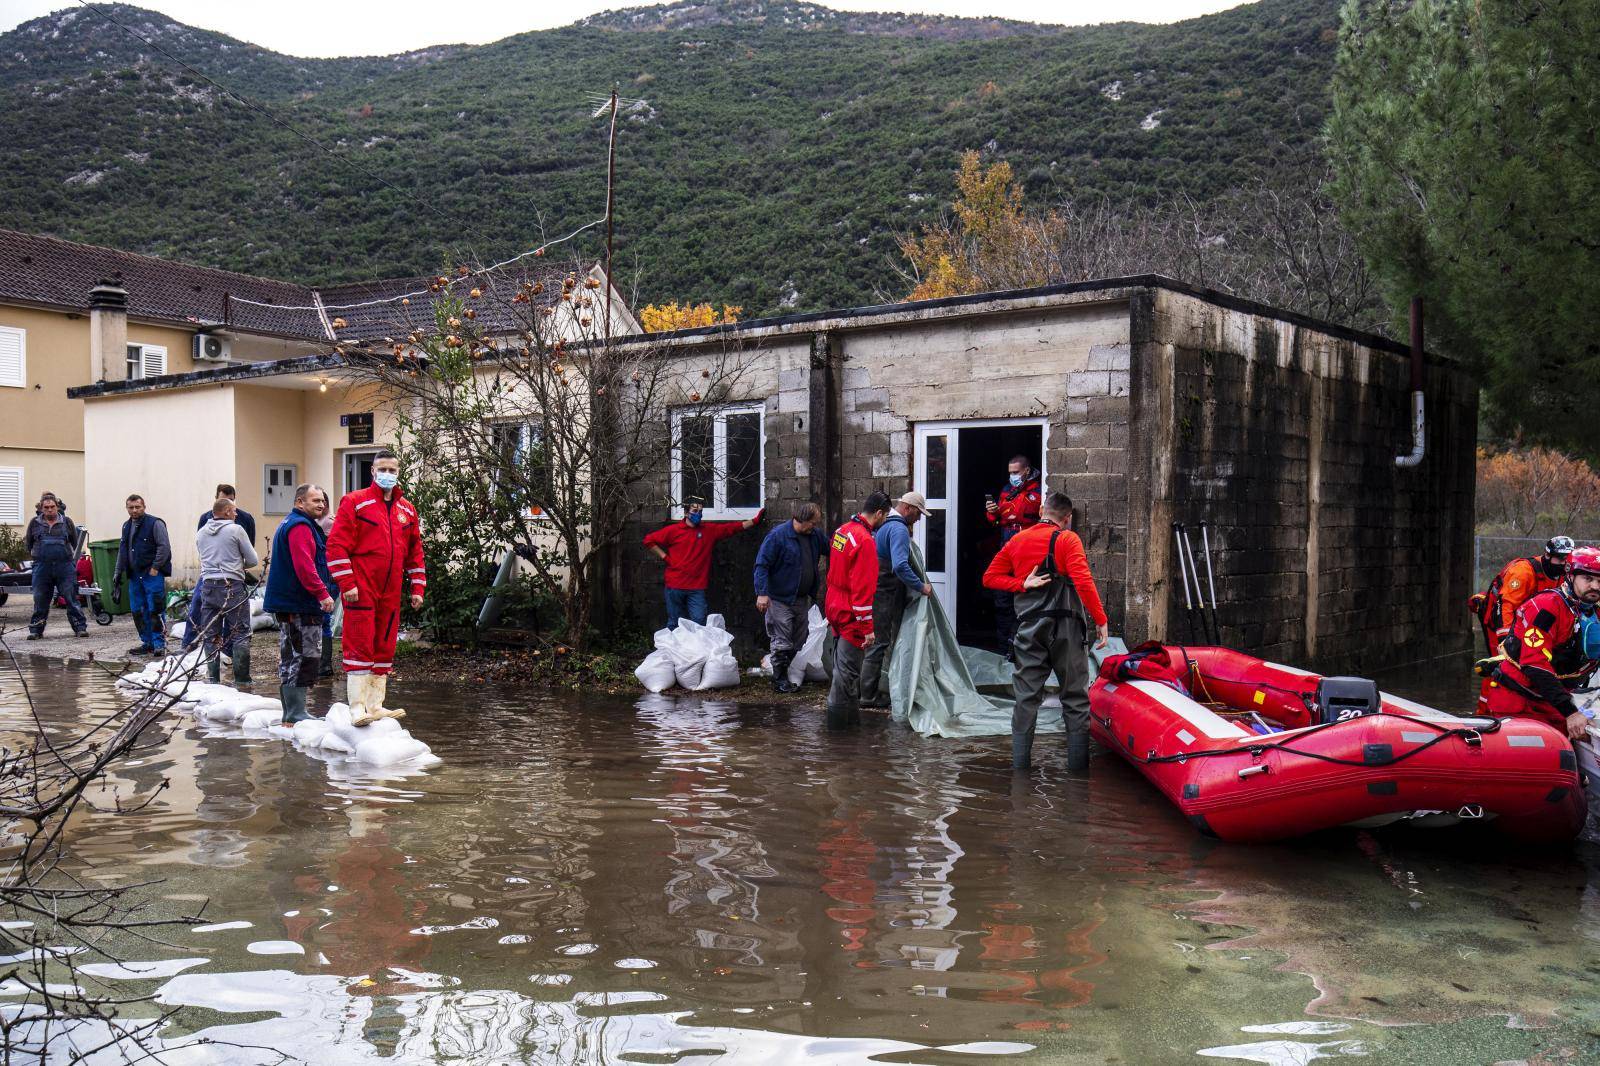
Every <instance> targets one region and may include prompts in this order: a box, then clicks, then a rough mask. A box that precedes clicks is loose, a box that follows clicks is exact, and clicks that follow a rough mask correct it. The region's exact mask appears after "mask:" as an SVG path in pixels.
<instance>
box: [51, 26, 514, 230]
mask: <svg viewBox="0 0 1600 1066" xmlns="http://www.w3.org/2000/svg"><path fill="white" fill-rule="evenodd" d="M78 3H79V4H82V5H83V6H84V7H86V8H88V9H89V10H90V11H93V12H94V13H95V14H97V15H99V16H100V17H101V18H103V19H105V20H106V21H107V22H110V23H113V24H115V25H117V26H120V27H122V29H123V30H124V31H126V32H127V33H128V34H130V35H132V36H134V37H137V38H138V39H139V40H141V41H143V42H144V43H145V44H147V45H149V46H150V47H151V48H152V49H154V50H155V51H157V52H159V53H161V54H162V55H163V56H166V57H167V58H168V59H169V60H171V61H172V62H174V63H176V64H177V65H178V66H180V67H182V68H183V69H184V70H186V71H188V72H189V73H190V74H192V75H194V76H195V77H197V78H199V79H200V80H201V81H203V82H205V83H206V84H207V85H210V86H211V87H213V88H214V89H216V90H217V91H218V92H220V93H223V94H224V95H226V96H229V97H231V98H233V99H234V100H236V101H238V102H239V103H240V104H241V105H243V106H244V107H246V108H248V109H249V110H251V111H254V112H256V113H257V114H260V115H263V116H265V117H266V118H267V119H269V120H271V121H272V122H273V123H275V124H277V125H279V126H282V127H283V128H284V129H286V130H288V131H289V132H290V133H292V134H294V135H295V136H296V137H298V138H300V139H301V140H302V141H305V142H306V143H307V144H309V145H311V146H312V147H313V148H316V149H318V150H319V151H322V152H326V153H327V154H328V155H329V156H332V157H333V158H334V159H336V160H338V161H339V162H341V163H343V164H344V165H345V166H347V167H349V168H350V169H351V170H354V171H356V172H358V173H360V174H362V175H364V176H366V177H368V178H371V179H372V180H373V181H376V182H378V183H379V184H380V185H383V186H386V187H387V188H390V189H393V190H394V191H395V192H397V193H399V194H400V195H401V196H404V197H405V198H407V199H408V200H411V201H412V202H413V203H416V204H418V205H419V206H421V207H422V208H424V209H425V210H427V211H430V212H432V213H433V214H434V215H436V216H437V217H438V218H439V219H440V220H441V221H444V222H447V223H449V224H450V225H452V226H457V227H460V228H462V229H467V227H464V226H461V224H460V223H459V222H457V221H456V220H455V219H452V218H450V217H449V216H447V215H446V214H444V212H442V211H440V210H439V208H437V207H435V206H434V205H433V204H430V203H428V201H426V200H424V199H422V198H421V197H420V196H417V195H416V194H415V193H411V192H407V191H406V190H405V189H402V188H400V186H398V185H396V184H394V183H393V182H391V181H389V180H388V179H387V178H385V177H383V176H382V175H381V174H376V173H374V172H373V171H370V170H368V169H367V168H366V167H363V166H362V165H361V164H359V163H357V162H356V161H355V160H353V159H351V158H349V157H348V156H345V155H341V154H339V153H338V152H335V151H334V150H333V149H331V148H329V147H328V146H327V145H325V144H323V143H322V142H321V141H318V140H317V139H316V138H314V137H310V136H308V135H306V134H304V133H301V132H300V131H299V130H297V129H295V128H294V127H293V126H291V125H290V124H289V123H287V122H285V121H284V120H283V119H281V118H279V117H278V116H277V115H276V114H274V113H273V112H272V111H271V110H269V109H268V108H266V107H265V106H263V105H261V104H257V103H255V102H254V101H253V100H249V99H247V98H246V97H244V96H241V95H240V94H239V93H237V92H234V91H233V90H232V89H230V88H228V87H227V86H226V85H223V84H221V83H220V82H218V81H217V80H215V79H214V78H212V77H210V76H209V75H207V74H205V73H204V72H203V71H199V70H196V69H195V68H194V67H192V66H190V65H189V64H188V63H185V62H184V61H183V60H181V59H179V58H178V57H177V56H175V55H173V54H172V53H171V52H169V51H167V50H166V49H165V48H162V47H161V46H160V45H159V44H156V42H154V41H152V40H151V39H150V38H148V37H146V36H145V35H144V34H142V33H140V32H139V31H138V30H136V29H134V28H133V27H132V26H129V25H128V24H127V23H125V22H123V21H122V20H121V19H118V18H117V17H116V16H115V15H112V14H111V13H109V12H107V11H105V10H104V9H103V8H100V7H98V6H97V5H95V4H92V3H90V2H89V0H78ZM467 232H469V233H473V231H471V230H470V229H468V230H467ZM473 235H474V236H475V237H477V239H478V240H480V241H484V243H485V244H486V245H487V244H488V243H489V242H487V241H486V240H485V239H484V237H483V235H482V234H478V233H473Z"/></svg>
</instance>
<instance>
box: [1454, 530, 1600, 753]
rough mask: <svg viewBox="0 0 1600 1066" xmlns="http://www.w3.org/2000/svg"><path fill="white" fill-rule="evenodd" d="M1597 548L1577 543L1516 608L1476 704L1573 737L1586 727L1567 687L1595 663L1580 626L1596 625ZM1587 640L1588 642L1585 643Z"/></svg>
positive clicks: (1599, 569)
mask: <svg viewBox="0 0 1600 1066" xmlns="http://www.w3.org/2000/svg"><path fill="white" fill-rule="evenodd" d="M1596 604H1600V548H1578V549H1577V550H1575V551H1574V552H1573V553H1572V555H1571V558H1570V560H1569V561H1568V563H1567V576H1566V579H1565V580H1564V581H1563V582H1562V583H1561V584H1560V585H1559V586H1557V587H1556V588H1553V589H1547V590H1545V591H1544V592H1541V593H1539V594H1538V595H1537V596H1534V597H1533V598H1532V599H1530V600H1528V601H1527V602H1526V603H1524V604H1523V605H1522V606H1521V607H1520V608H1518V609H1517V616H1516V618H1515V619H1514V620H1513V621H1512V623H1511V633H1510V635H1509V636H1507V637H1506V639H1505V643H1504V644H1503V645H1501V646H1502V648H1503V649H1504V651H1505V659H1504V661H1502V662H1501V663H1500V665H1499V666H1498V667H1496V669H1495V672H1494V675H1493V676H1492V677H1490V678H1489V679H1488V680H1487V681H1486V682H1485V683H1484V686H1483V694H1482V695H1481V696H1480V697H1479V701H1478V702H1479V705H1480V707H1481V708H1482V710H1483V713H1485V714H1487V715H1490V716H1492V717H1495V718H1536V719H1538V720H1539V721H1541V722H1544V723H1545V724H1547V725H1549V726H1550V727H1551V728H1552V729H1556V730H1558V731H1560V732H1561V733H1562V734H1563V735H1565V736H1567V737H1569V738H1571V739H1572V740H1577V739H1578V738H1579V737H1582V736H1583V735H1584V734H1585V733H1587V732H1588V729H1589V715H1587V714H1585V713H1584V712H1583V711H1580V710H1579V709H1578V705H1577V703H1576V702H1574V700H1573V698H1572V691H1573V690H1574V689H1577V688H1579V687H1581V686H1582V685H1583V684H1584V683H1585V682H1586V681H1587V680H1588V678H1589V676H1590V675H1591V674H1593V673H1594V670H1595V667H1596V666H1597V665H1600V663H1596V661H1595V660H1594V659H1593V658H1591V657H1590V648H1592V647H1593V646H1594V645H1593V642H1591V641H1586V640H1585V639H1584V637H1585V633H1584V630H1585V629H1586V628H1587V627H1589V626H1597V625H1600V619H1597V618H1596V617H1595V605H1596ZM1586 645H1588V647H1586Z"/></svg>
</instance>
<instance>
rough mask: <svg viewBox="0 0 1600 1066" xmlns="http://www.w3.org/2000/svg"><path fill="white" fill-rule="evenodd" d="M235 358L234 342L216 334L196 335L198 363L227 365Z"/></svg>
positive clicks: (195, 353) (195, 359)
mask: <svg viewBox="0 0 1600 1066" xmlns="http://www.w3.org/2000/svg"><path fill="white" fill-rule="evenodd" d="M232 358H233V342H232V341H230V340H229V339H228V338H226V337H219V336H217V335H216V334H215V333H196V334H195V335H194V361H195V362H197V363H225V362H227V361H228V360H229V359H232Z"/></svg>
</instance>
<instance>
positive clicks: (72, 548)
mask: <svg viewBox="0 0 1600 1066" xmlns="http://www.w3.org/2000/svg"><path fill="white" fill-rule="evenodd" d="M22 540H23V546H24V547H25V548H27V550H28V555H29V557H30V558H31V559H33V570H32V571H31V572H32V574H33V617H31V618H30V619H28V639H29V640H38V639H39V638H40V637H42V636H44V626H45V622H47V621H49V619H50V601H51V600H53V599H55V598H56V597H57V596H59V597H61V598H62V599H63V600H65V601H66V605H67V621H68V622H69V623H70V624H71V625H72V632H73V633H74V634H75V635H77V636H80V637H81V636H84V635H86V633H87V631H88V628H89V623H88V622H87V621H85V620H84V617H83V609H82V608H81V607H79V606H78V568H77V564H76V561H75V560H76V558H77V554H78V527H77V526H75V525H73V523H72V519H70V518H68V517H67V516H66V515H64V514H62V513H61V501H60V500H58V499H56V498H55V497H54V496H52V495H50V494H49V493H46V494H45V495H44V496H43V497H42V498H41V499H40V500H39V513H38V514H36V515H34V517H33V520H32V521H31V522H29V523H28V529H27V532H26V533H24V534H23V537H22Z"/></svg>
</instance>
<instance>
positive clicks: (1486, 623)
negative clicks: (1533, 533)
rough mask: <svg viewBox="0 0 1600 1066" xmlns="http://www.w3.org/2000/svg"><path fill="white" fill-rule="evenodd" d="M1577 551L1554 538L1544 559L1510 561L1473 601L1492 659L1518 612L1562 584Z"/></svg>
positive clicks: (1565, 539)
mask: <svg viewBox="0 0 1600 1066" xmlns="http://www.w3.org/2000/svg"><path fill="white" fill-rule="evenodd" d="M1574 547H1575V545H1574V544H1573V542H1572V538H1571V537H1551V538H1550V540H1549V541H1548V542H1546V544H1545V546H1544V554H1543V555H1534V556H1531V557H1529V558H1526V559H1513V560H1511V561H1510V562H1509V563H1507V564H1506V566H1505V569H1503V570H1501V571H1500V573H1499V574H1497V575H1496V576H1495V579H1494V580H1493V581H1491V582H1490V583H1489V589H1488V591H1487V592H1480V593H1479V594H1478V595H1476V596H1474V597H1472V599H1471V601H1470V602H1471V604H1472V610H1473V613H1474V614H1475V615H1477V617H1478V622H1479V624H1480V625H1481V626H1482V627H1483V639H1484V642H1485V643H1487V644H1488V645H1489V654H1491V655H1493V654H1494V653H1495V650H1496V648H1497V647H1498V645H1499V644H1500V642H1501V641H1503V640H1505V639H1506V636H1507V635H1508V634H1510V632H1511V623H1512V622H1514V621H1515V620H1516V617H1517V609H1518V608H1520V607H1521V606H1522V605H1523V604H1524V603H1527V602H1528V600H1530V599H1532V598H1533V597H1534V596H1537V595H1538V594H1539V593H1541V592H1543V591H1544V590H1545V589H1553V588H1555V587H1556V586H1557V585H1559V584H1561V582H1562V579H1563V578H1565V577H1566V573H1567V560H1568V558H1570V557H1571V555H1572V549H1573V548H1574Z"/></svg>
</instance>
